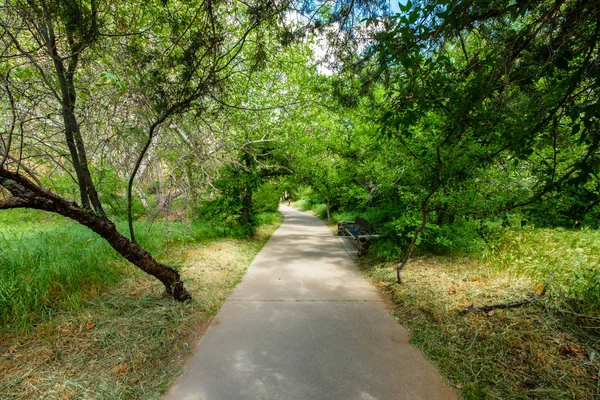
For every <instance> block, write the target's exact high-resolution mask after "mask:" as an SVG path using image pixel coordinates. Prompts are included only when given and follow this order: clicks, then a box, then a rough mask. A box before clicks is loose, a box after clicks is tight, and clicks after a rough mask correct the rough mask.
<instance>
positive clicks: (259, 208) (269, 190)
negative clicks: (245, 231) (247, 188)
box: [252, 183, 281, 213]
mask: <svg viewBox="0 0 600 400" xmlns="http://www.w3.org/2000/svg"><path fill="white" fill-rule="evenodd" d="M280 197H281V191H280V190H279V189H278V187H277V185H275V184H273V183H263V184H262V185H260V186H259V187H258V188H257V189H256V191H255V192H254V194H253V196H252V209H253V210H254V212H255V213H275V212H277V210H278V208H279V198H280Z"/></svg>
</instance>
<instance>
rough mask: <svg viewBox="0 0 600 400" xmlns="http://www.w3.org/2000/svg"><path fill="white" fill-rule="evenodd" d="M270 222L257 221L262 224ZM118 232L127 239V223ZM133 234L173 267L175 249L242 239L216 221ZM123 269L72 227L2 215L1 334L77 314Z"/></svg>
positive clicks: (96, 241)
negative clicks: (61, 313) (58, 314)
mask: <svg viewBox="0 0 600 400" xmlns="http://www.w3.org/2000/svg"><path fill="white" fill-rule="evenodd" d="M274 218H277V216H276V215H275V214H273V215H271V214H268V215H261V216H260V221H261V223H268V222H269V221H271V220H273V219H274ZM117 228H118V229H119V231H121V232H123V233H125V234H126V232H127V224H126V223H125V222H118V223H117ZM135 230H136V239H137V241H138V243H139V244H140V246H142V247H143V248H144V249H146V250H148V251H149V252H150V253H152V254H153V255H154V256H155V257H156V258H157V259H158V260H159V261H162V262H166V263H169V264H171V265H177V263H178V262H177V261H178V260H177V257H178V254H176V253H174V252H172V251H170V250H172V248H171V246H172V245H174V244H175V245H182V244H190V243H198V242H201V241H204V240H210V239H215V238H220V237H236V238H241V237H244V235H245V231H244V230H243V229H242V228H241V227H239V226H228V225H226V224H225V223H223V222H218V221H217V222H215V221H194V222H193V223H191V224H185V223H181V222H169V223H168V224H167V223H165V221H161V220H157V221H155V222H154V223H152V224H151V223H148V222H136V223H135ZM126 265H127V263H126V262H125V261H124V260H123V258H122V257H121V256H120V255H119V254H118V253H117V252H116V251H114V250H113V249H112V248H111V247H110V245H109V244H108V243H107V242H106V241H105V240H104V239H102V238H101V237H100V236H99V235H97V234H95V233H94V232H92V231H91V230H90V229H88V228H86V227H84V226H82V225H79V224H78V223H76V222H73V221H70V220H68V219H66V218H62V217H59V216H52V215H49V214H46V213H41V212H36V211H24V212H23V210H9V211H2V212H0V332H1V331H15V330H26V329H28V328H29V327H31V326H32V325H33V324H35V323H37V322H40V321H44V320H46V321H47V320H49V319H51V318H52V314H53V313H54V311H55V310H56V309H59V308H60V309H76V308H77V307H79V306H80V305H81V303H82V300H83V299H84V298H85V297H86V296H89V295H91V294H93V293H96V292H98V291H100V290H102V288H105V287H107V286H109V285H112V284H115V283H117V282H119V281H120V280H121V279H122V278H123V277H124V276H126V275H127V274H128V273H130V271H131V270H132V269H131V268H128V267H126Z"/></svg>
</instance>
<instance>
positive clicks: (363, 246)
mask: <svg viewBox="0 0 600 400" xmlns="http://www.w3.org/2000/svg"><path fill="white" fill-rule="evenodd" d="M356 244H357V245H358V256H359V257H360V256H363V255H365V254H366V253H367V250H369V240H368V239H367V238H359V239H358V240H357V243H356Z"/></svg>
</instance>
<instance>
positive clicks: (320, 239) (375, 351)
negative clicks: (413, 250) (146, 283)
mask: <svg viewBox="0 0 600 400" xmlns="http://www.w3.org/2000/svg"><path fill="white" fill-rule="evenodd" d="M281 210H282V212H283V214H284V215H285V220H284V222H283V224H282V225H281V227H280V228H279V229H278V230H277V231H276V232H275V233H274V234H273V236H272V237H271V239H270V240H269V241H268V243H267V244H266V245H265V247H264V248H263V249H262V250H261V252H260V253H259V254H258V255H257V257H256V259H255V260H254V262H253V263H252V264H251V265H250V268H249V269H248V273H247V274H246V276H244V279H243V280H242V282H241V283H240V284H239V285H238V286H237V288H236V289H235V290H234V291H233V293H232V294H231V295H230V296H229V298H228V299H227V301H225V303H224V304H223V307H222V308H221V311H220V312H219V313H218V314H217V315H216V317H215V318H214V320H213V322H212V324H211V326H210V327H209V328H208V330H207V331H206V333H205V334H204V337H203V338H202V339H201V340H200V342H199V343H198V347H197V349H196V354H195V355H194V357H193V359H192V360H191V361H190V362H189V363H188V365H187V366H186V368H185V372H184V374H183V375H182V376H181V377H180V378H179V379H178V380H177V382H176V383H175V385H174V386H173V387H172V388H171V390H170V392H169V394H168V395H167V397H166V399H168V400H263V399H264V400H267V399H268V400H271V399H272V400H313V399H314V400H392V399H393V400H396V399H398V400H399V399H403V400H404V399H406V400H413V399H423V400H437V399H456V396H455V394H454V392H453V391H452V390H451V389H450V388H449V387H448V386H446V385H445V384H444V383H442V380H441V378H440V376H439V374H438V373H437V371H436V370H435V368H434V367H433V366H432V365H430V364H429V363H428V362H427V361H426V360H425V358H424V356H423V355H422V354H421V352H419V351H418V350H417V349H416V348H414V347H413V346H412V345H410V344H409V343H408V339H409V336H408V333H407V332H406V330H404V329H403V328H402V327H401V326H400V325H398V324H397V323H396V321H395V320H394V318H393V317H392V316H391V315H390V312H389V310H387V309H386V308H385V306H384V304H383V302H382V300H381V298H380V297H379V295H378V294H377V292H376V291H375V290H374V289H373V287H372V286H371V284H370V283H369V282H367V281H366V280H365V278H363V276H362V275H361V273H360V271H359V270H358V269H357V267H356V265H355V264H354V261H353V260H352V259H351V258H350V257H349V256H348V254H347V253H346V251H345V250H344V248H343V247H342V245H341V244H340V241H339V239H338V238H336V237H335V236H333V235H332V233H331V231H330V230H329V229H328V228H327V227H326V226H325V225H324V224H323V222H322V221H321V220H319V219H318V218H315V217H313V216H310V215H308V214H305V213H302V212H299V211H296V210H294V209H292V208H290V207H285V206H282V208H281Z"/></svg>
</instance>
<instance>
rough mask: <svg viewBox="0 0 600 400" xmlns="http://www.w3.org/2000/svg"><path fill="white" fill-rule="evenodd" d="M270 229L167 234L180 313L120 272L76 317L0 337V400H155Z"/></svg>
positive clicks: (60, 313)
mask: <svg viewBox="0 0 600 400" xmlns="http://www.w3.org/2000/svg"><path fill="white" fill-rule="evenodd" d="M270 220H271V223H270V224H266V225H263V226H261V227H260V228H259V229H258V231H257V233H256V235H254V237H252V238H250V239H244V238H235V237H234V238H216V239H215V238H212V239H210V240H209V239H205V238H202V237H201V236H197V237H194V234H193V231H192V232H188V233H187V234H186V235H182V236H176V235H175V234H174V233H171V239H173V242H172V243H171V244H170V245H169V249H168V253H166V252H165V254H163V255H162V257H168V258H169V259H170V260H173V261H176V262H178V263H179V265H180V266H181V267H180V268H181V270H182V275H183V277H184V280H185V282H186V285H187V287H188V288H189V289H190V291H191V292H192V294H193V296H194V300H193V301H192V302H190V303H188V304H180V303H176V302H173V301H172V300H170V299H168V298H165V297H164V288H163V287H162V286H161V284H160V283H158V282H156V281H155V280H153V279H151V278H149V277H148V276H146V275H144V274H143V273H141V272H139V271H138V270H137V269H135V268H134V267H131V266H129V265H127V264H124V263H122V262H121V263H120V264H119V266H118V268H120V269H121V271H122V277H121V280H120V282H119V283H116V284H113V285H112V286H110V287H108V288H107V287H104V289H103V290H102V292H101V294H100V291H99V289H98V287H97V288H96V289H94V290H92V292H93V293H87V294H86V295H83V296H80V300H79V302H80V305H79V306H78V307H75V308H69V307H59V308H57V311H55V312H54V314H53V316H52V319H47V320H45V321H43V322H41V323H40V322H37V323H36V324H35V325H34V327H33V328H31V329H29V330H25V331H22V333H20V334H19V333H17V332H14V331H12V332H7V331H5V332H4V333H2V334H0V371H2V374H0V398H1V399H3V400H9V399H57V398H59V399H71V398H73V399H74V398H77V399H99V398H102V399H104V398H106V399H131V398H140V399H141V398H143V399H156V398H160V397H161V396H162V395H163V394H164V393H165V392H166V390H167V388H168V387H169V384H170V383H171V382H172V381H173V379H174V377H175V376H177V375H178V374H179V373H180V370H181V366H182V363H183V361H184V360H186V359H187V358H188V357H189V356H190V354H191V351H192V349H193V345H194V343H195V341H196V340H197V339H198V338H199V336H200V335H201V332H202V330H203V328H204V327H205V326H206V324H207V321H209V320H210V318H211V317H212V316H213V315H214V314H215V313H216V312H217V311H218V309H219V307H220V305H221V303H222V302H223V300H224V299H225V298H226V296H227V294H228V293H229V292H230V291H231V290H232V288H233V287H234V286H235V285H236V284H237V283H238V282H239V280H240V279H241V277H242V275H243V274H244V272H245V270H246V268H247V266H248V265H249V264H250V262H251V261H252V259H253V258H254V256H255V255H256V254H257V253H258V252H259V251H260V249H261V248H262V246H263V245H264V244H265V243H266V241H267V240H268V238H269V237H270V235H271V233H272V232H273V231H274V230H275V229H276V227H277V226H278V225H279V223H280V219H279V218H276V219H274V218H270ZM171 228H174V227H173V226H172V227H171ZM180 228H182V227H180ZM198 231H200V230H198ZM198 235H200V234H198ZM194 242H196V243H194ZM163 250H164V249H163Z"/></svg>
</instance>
